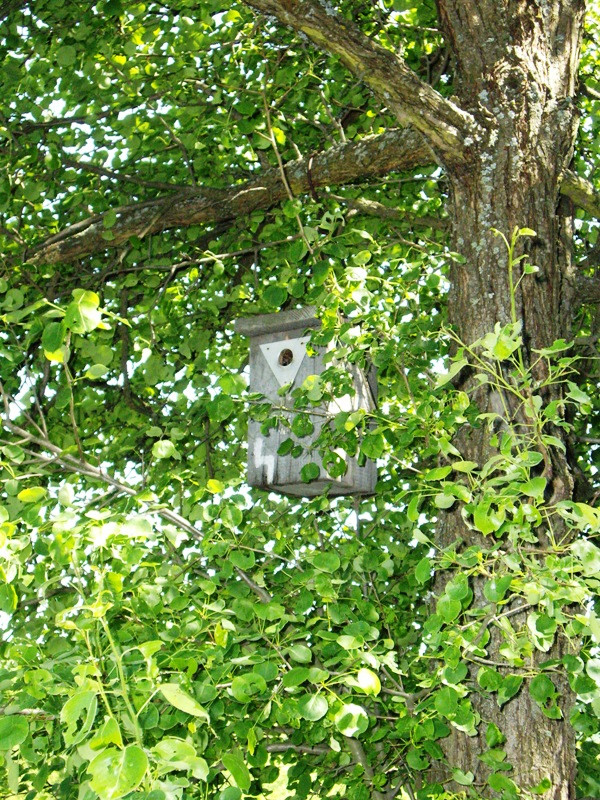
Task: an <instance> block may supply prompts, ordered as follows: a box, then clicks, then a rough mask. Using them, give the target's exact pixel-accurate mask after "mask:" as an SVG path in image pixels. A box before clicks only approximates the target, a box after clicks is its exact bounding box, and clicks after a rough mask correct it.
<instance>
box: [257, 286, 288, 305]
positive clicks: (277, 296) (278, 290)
mask: <svg viewBox="0 0 600 800" xmlns="http://www.w3.org/2000/svg"><path fill="white" fill-rule="evenodd" d="M287 297H288V293H287V289H284V288H283V287H281V286H269V287H268V288H267V289H265V291H264V292H263V299H264V301H265V303H267V304H268V305H270V306H273V307H274V308H279V307H280V306H282V305H283V304H284V303H285V301H286V300H287Z"/></svg>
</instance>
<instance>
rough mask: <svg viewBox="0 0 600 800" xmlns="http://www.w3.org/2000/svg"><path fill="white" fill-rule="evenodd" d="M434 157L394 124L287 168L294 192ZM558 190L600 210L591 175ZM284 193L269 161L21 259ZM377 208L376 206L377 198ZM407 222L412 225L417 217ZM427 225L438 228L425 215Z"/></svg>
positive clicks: (215, 214)
mask: <svg viewBox="0 0 600 800" xmlns="http://www.w3.org/2000/svg"><path fill="white" fill-rule="evenodd" d="M432 162H433V156H432V154H431V151H430V149H429V148H428V147H427V145H426V144H425V143H424V141H423V139H422V138H421V136H419V134H417V133H415V132H414V131H412V130H400V129H397V128H394V129H391V130H389V131H386V132H385V133H382V134H379V135H376V136H366V137H365V138H364V139H360V140H358V141H353V142H349V143H345V144H342V145H339V146H338V147H333V148H331V149H330V150H324V151H323V152H321V153H318V154H316V155H313V156H311V157H309V158H305V159H298V160H296V161H290V162H288V164H287V165H286V167H285V172H286V175H287V178H288V181H289V185H290V188H291V190H292V192H293V193H294V195H296V196H298V195H301V194H307V193H309V192H312V191H313V189H318V188H321V187H323V186H343V185H345V184H350V183H353V182H356V181H360V180H365V179H367V180H368V179H369V178H373V177H377V176H381V175H386V174H387V173H389V172H392V171H399V170H410V169H415V168H417V167H426V166H429V165H430V164H431V163H432ZM560 190H561V192H562V194H564V195H566V196H567V197H570V198H571V199H572V200H573V202H574V203H575V204H576V205H577V206H579V207H580V208H582V209H584V210H585V211H587V212H588V213H590V214H591V215H592V216H594V217H600V193H599V192H597V191H596V190H595V189H594V187H593V186H592V184H591V183H590V182H589V181H586V180H585V179H584V178H580V177H578V176H577V175H575V174H574V173H573V172H570V171H569V172H566V173H565V175H564V177H563V181H562V184H561V187H560ZM286 197H287V193H286V189H285V186H284V185H283V183H282V181H281V174H280V171H279V169H278V168H273V169H270V170H267V171H266V172H264V173H262V174H261V176H260V177H258V178H256V180H254V181H250V182H248V183H245V184H241V185H239V186H231V187H229V188H228V189H198V190H196V189H194V190H192V189H189V190H186V191H182V192H179V193H177V194H171V195H169V196H168V197H160V198H158V199H156V200H152V201H149V202H145V203H137V204H134V205H130V206H123V207H121V208H120V209H116V211H117V213H118V219H117V222H116V223H115V225H114V226H113V227H112V228H110V232H111V234H112V236H113V238H112V239H110V240H107V239H105V238H104V236H103V234H105V233H106V232H107V229H106V228H105V227H104V224H103V219H104V215H102V214H98V215H96V216H94V217H90V218H89V219H86V220H82V221H81V222H77V223H75V224H74V225H71V226H70V227H68V228H65V229H64V230H63V231H61V232H60V233H58V234H56V235H55V236H52V237H50V238H49V239H46V240H45V241H44V242H41V243H40V244H39V245H38V246H37V247H35V248H34V249H33V251H31V252H30V253H29V258H28V259H27V260H28V261H30V262H32V263H46V264H55V263H57V262H69V261H74V260H75V259H77V258H83V257H85V256H89V255H94V254H95V253H101V252H103V251H105V250H107V249H108V248H112V247H119V246H121V245H123V244H124V243H127V242H128V240H129V239H130V238H131V237H132V236H140V237H143V236H145V235H147V234H152V233H158V232H160V231H164V230H168V229H170V228H187V227H189V226H190V225H196V224H198V223H204V224H207V223H208V224H210V223H217V222H227V221H229V220H233V219H236V218H237V217H240V216H243V215H246V214H250V213H251V212H252V211H256V210H258V209H268V208H271V207H273V206H275V205H277V203H279V202H281V200H284V199H285V198H286ZM345 202H348V201H345ZM354 202H358V201H354ZM367 206H369V207H370V208H371V211H373V210H374V207H373V206H372V205H370V201H365V202H363V205H362V208H361V209H360V210H361V211H362V212H363V213H368V208H367ZM377 210H378V211H381V210H382V209H381V208H380V207H379V204H377ZM411 222H412V224H417V220H411ZM424 222H425V221H424ZM426 224H427V225H429V226H431V227H437V226H433V225H432V222H431V220H427V221H426Z"/></svg>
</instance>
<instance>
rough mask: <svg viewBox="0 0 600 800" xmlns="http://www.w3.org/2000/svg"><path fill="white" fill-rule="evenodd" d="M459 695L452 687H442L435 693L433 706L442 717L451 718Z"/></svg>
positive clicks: (456, 706)
mask: <svg viewBox="0 0 600 800" xmlns="http://www.w3.org/2000/svg"><path fill="white" fill-rule="evenodd" d="M458 698H459V694H458V692H457V691H456V689H453V688H452V686H443V687H442V688H441V689H440V690H439V691H438V692H436V695H435V700H434V705H435V708H436V711H438V712H439V713H440V714H441V715H442V716H443V717H451V716H453V715H454V714H455V713H456V710H457V708H458Z"/></svg>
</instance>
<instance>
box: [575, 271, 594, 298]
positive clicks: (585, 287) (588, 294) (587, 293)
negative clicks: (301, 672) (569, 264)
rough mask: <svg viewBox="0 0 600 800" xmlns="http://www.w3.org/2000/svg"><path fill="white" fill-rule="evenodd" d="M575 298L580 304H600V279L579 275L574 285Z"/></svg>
mask: <svg viewBox="0 0 600 800" xmlns="http://www.w3.org/2000/svg"><path fill="white" fill-rule="evenodd" d="M575 296H576V297H577V299H578V300H579V302H580V303H590V304H596V303H600V278H590V277H588V276H587V275H579V276H578V277H577V283H576V284H575Z"/></svg>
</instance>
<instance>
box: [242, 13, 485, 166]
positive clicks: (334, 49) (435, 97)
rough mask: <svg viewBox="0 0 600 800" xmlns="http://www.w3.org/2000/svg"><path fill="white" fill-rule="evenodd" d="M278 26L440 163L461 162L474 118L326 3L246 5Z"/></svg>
mask: <svg viewBox="0 0 600 800" xmlns="http://www.w3.org/2000/svg"><path fill="white" fill-rule="evenodd" d="M246 2H247V3H248V5H250V6H252V7H253V8H256V9H257V10H258V11H261V12H263V13H264V14H270V15H272V16H274V17H276V19H277V20H278V21H279V22H280V23H281V24H282V25H285V26H287V27H289V28H292V29H293V30H295V31H298V32H299V33H302V34H304V35H305V36H307V37H308V38H309V39H310V40H311V41H312V42H314V44H315V45H317V47H319V48H320V49H321V50H326V51H328V52H329V53H332V54H333V55H336V56H338V57H339V58H340V60H341V61H342V63H343V64H344V65H345V66H346V67H347V68H348V69H349V70H350V71H351V72H352V73H353V74H354V75H356V76H357V77H359V78H360V79H361V80H362V81H364V83H365V84H366V85H367V86H369V87H370V88H371V89H372V90H373V92H375V94H376V95H377V96H378V97H379V98H380V99H381V100H382V101H383V103H384V104H385V105H386V106H387V107H388V108H389V109H390V110H391V111H392V112H393V113H394V114H395V115H396V117H397V119H398V120H399V121H400V122H401V123H403V124H410V125H412V126H414V128H415V129H416V130H418V131H419V132H420V133H421V134H423V136H424V137H425V139H426V140H427V141H428V142H429V144H430V145H431V147H432V148H433V150H434V151H435V152H436V153H437V154H438V157H439V158H440V160H441V162H443V163H445V164H448V163H457V162H461V161H463V160H464V158H465V150H466V143H467V142H468V140H469V137H470V138H471V141H473V139H474V136H476V134H477V130H478V126H477V123H476V121H475V119H474V118H473V117H472V116H471V115H470V114H469V113H468V112H466V111H464V110H463V109H461V108H460V107H459V106H458V105H456V104H455V103H452V102H451V101H450V100H447V99H446V98H444V97H443V96H442V95H441V94H440V93H439V92H437V91H436V90H435V89H434V88H433V87H432V86H430V85H429V84H428V83H425V81H422V80H421V78H419V76H418V75H416V73H415V72H413V70H412V69H410V67H408V66H407V65H406V63H405V62H404V60H403V59H402V58H400V56H398V55H396V53H394V52H392V51H391V50H388V49H387V48H385V47H382V46H381V45H380V44H378V43H377V42H375V41H373V40H372V39H370V38H369V37H368V36H365V34H364V33H362V31H361V30H360V29H359V28H358V27H357V26H356V25H354V23H352V22H350V21H349V20H347V19H345V18H344V17H342V16H341V15H339V14H338V13H337V12H336V11H335V10H334V9H333V8H332V7H331V5H330V4H329V3H328V2H323V3H319V2H313V0H246Z"/></svg>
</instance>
